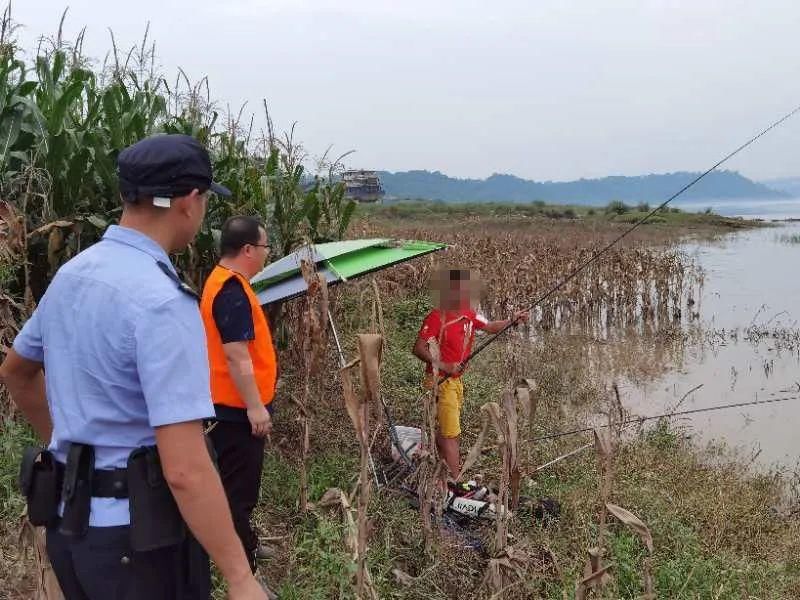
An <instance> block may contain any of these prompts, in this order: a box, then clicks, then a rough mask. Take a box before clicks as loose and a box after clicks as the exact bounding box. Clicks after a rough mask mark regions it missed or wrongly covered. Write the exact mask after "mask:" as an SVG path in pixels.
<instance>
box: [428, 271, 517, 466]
mask: <svg viewBox="0 0 800 600" xmlns="http://www.w3.org/2000/svg"><path fill="white" fill-rule="evenodd" d="M472 283H475V281H474V280H473V282H472ZM436 284H437V285H436V287H437V288H438V289H437V291H438V295H439V306H438V307H437V308H435V309H433V310H432V311H431V312H430V313H429V314H428V315H427V316H426V317H425V320H424V321H423V322H422V327H421V328H420V330H419V334H418V336H417V341H416V343H415V344H414V348H413V350H412V352H413V353H414V356H416V357H417V358H419V359H420V360H421V361H423V362H424V363H425V380H424V382H423V385H424V386H425V387H426V388H428V389H430V388H431V387H432V386H433V385H434V382H433V377H434V369H433V368H434V367H436V370H437V371H438V372H439V377H440V378H441V377H445V376H446V377H447V379H445V380H444V381H442V382H441V383H440V384H439V389H438V394H437V404H436V416H437V421H438V423H437V430H436V445H437V447H438V449H439V454H440V455H441V456H442V458H443V459H444V461H445V463H446V464H447V466H448V468H449V470H450V474H451V476H452V477H453V479H456V480H458V478H459V476H460V468H461V467H460V464H461V463H460V447H459V438H460V435H461V405H462V404H463V402H464V384H463V382H462V380H461V375H462V374H463V372H464V368H465V367H464V365H463V363H464V361H465V360H466V359H467V357H468V356H469V354H470V352H471V351H472V344H473V341H474V339H475V331H476V330H478V329H482V330H484V331H486V332H487V333H497V332H498V331H500V330H501V329H503V328H504V327H506V326H508V325H509V324H510V323H511V320H501V321H489V320H487V319H486V318H485V317H484V316H483V315H480V314H478V313H477V312H476V311H475V310H474V309H473V307H472V305H473V296H475V294H474V293H472V291H473V289H472V288H473V287H474V286H472V285H471V284H470V271H469V270H468V269H447V270H445V271H444V272H443V273H442V274H440V280H439V281H437V282H436ZM513 320H514V321H515V322H524V321H527V320H528V314H527V312H518V313H516V314H515V315H514V319H513ZM431 342H436V345H437V346H438V349H439V356H438V358H436V357H434V355H433V354H432V353H431V348H430V343H431Z"/></svg>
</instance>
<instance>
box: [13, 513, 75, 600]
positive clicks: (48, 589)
mask: <svg viewBox="0 0 800 600" xmlns="http://www.w3.org/2000/svg"><path fill="white" fill-rule="evenodd" d="M18 541H19V545H20V548H30V549H32V550H33V558H34V564H35V565H36V568H35V572H36V574H37V580H36V592H35V596H33V598H32V600H64V594H63V593H62V592H61V588H60V587H59V585H58V580H57V579H56V575H55V573H54V572H53V567H52V565H51V564H50V560H49V559H48V558H47V550H46V544H45V528H44V527H34V526H33V525H31V523H30V521H28V517H27V515H23V516H22V523H21V528H20V532H19V538H18Z"/></svg>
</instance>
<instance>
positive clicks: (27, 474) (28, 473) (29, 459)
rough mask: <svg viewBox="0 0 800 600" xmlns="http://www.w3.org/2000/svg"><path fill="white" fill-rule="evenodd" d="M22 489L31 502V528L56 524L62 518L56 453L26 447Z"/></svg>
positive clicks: (20, 482)
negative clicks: (59, 514) (60, 515)
mask: <svg viewBox="0 0 800 600" xmlns="http://www.w3.org/2000/svg"><path fill="white" fill-rule="evenodd" d="M19 490H20V493H22V495H23V496H25V498H26V500H27V506H28V520H29V521H30V522H31V525H35V526H37V527H39V526H48V525H52V524H53V522H54V521H55V519H56V517H57V516H58V501H59V494H60V490H59V489H58V471H57V470H56V461H55V458H54V457H53V454H52V453H51V452H50V451H48V450H43V449H41V448H26V449H25V452H24V454H23V455H22V465H21V467H20V472H19Z"/></svg>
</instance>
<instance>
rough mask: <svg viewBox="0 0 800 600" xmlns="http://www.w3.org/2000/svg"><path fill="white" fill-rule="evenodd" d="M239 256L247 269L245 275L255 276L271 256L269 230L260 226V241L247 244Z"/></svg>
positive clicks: (243, 266)
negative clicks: (268, 243) (268, 240)
mask: <svg viewBox="0 0 800 600" xmlns="http://www.w3.org/2000/svg"><path fill="white" fill-rule="evenodd" d="M239 256H240V258H241V262H242V268H243V269H245V270H246V271H247V272H246V273H244V275H246V276H247V277H248V278H250V277H253V276H254V275H255V274H257V273H258V272H259V271H261V269H263V268H264V265H266V264H267V259H268V258H269V246H268V245H267V232H266V231H265V230H264V228H263V227H259V228H258V243H257V244H245V245H244V247H243V248H242V251H241V253H240V255H239Z"/></svg>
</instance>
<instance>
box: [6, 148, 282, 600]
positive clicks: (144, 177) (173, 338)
mask: <svg viewBox="0 0 800 600" xmlns="http://www.w3.org/2000/svg"><path fill="white" fill-rule="evenodd" d="M118 174H119V184H120V193H121V196H122V200H123V212H122V217H121V219H120V224H119V225H118V226H116V225H112V226H111V227H109V228H108V230H107V231H106V232H105V235H104V236H103V238H102V239H101V240H100V241H99V242H97V243H96V244H95V245H93V246H91V247H90V248H88V249H86V250H84V251H83V252H81V253H80V254H78V255H77V256H76V257H74V258H73V259H72V260H70V261H69V262H67V263H66V264H65V265H64V266H62V267H61V269H60V270H59V271H58V273H57V274H56V276H55V277H54V278H53V280H52V282H51V283H50V285H49V287H48V289H47V291H46V293H45V294H44V297H43V298H42V299H41V301H40V303H39V306H38V308H37V309H36V311H35V312H34V313H33V315H32V316H31V318H30V319H29V320H28V321H27V322H26V324H25V326H24V327H23V329H22V331H20V333H19V335H18V336H17V338H16V340H15V341H14V346H13V349H11V350H9V352H8V354H7V357H6V360H5V361H4V363H3V365H2V367H0V382H2V383H4V384H5V385H6V386H7V388H8V390H9V392H10V394H11V397H12V398H13V401H14V402H15V403H16V405H17V406H18V407H19V408H20V410H21V411H22V413H23V414H24V415H25V416H26V417H27V418H28V419H29V421H30V422H31V424H32V425H33V427H34V429H35V430H36V432H37V434H38V435H39V436H40V437H41V438H42V439H43V440H46V441H48V442H49V444H48V446H47V449H28V450H26V452H25V458H24V460H23V465H22V469H21V472H20V486H21V489H22V492H23V494H24V495H25V496H26V498H27V501H28V515H29V519H30V520H31V522H32V523H33V524H35V525H44V526H46V527H47V550H48V555H49V556H50V560H51V562H52V565H53V569H54V571H55V573H56V576H57V578H58V582H59V584H60V585H61V588H62V591H63V592H64V594H65V596H66V598H67V600H109V599H117V598H119V599H124V600H138V599H146V600H158V599H162V598H163V599H165V600H166V599H169V600H175V599H195V598H197V599H201V598H203V599H204V598H208V597H209V596H210V587H211V584H210V569H209V555H210V557H211V559H213V560H214V562H215V564H216V565H217V567H218V568H219V570H220V571H221V573H222V575H223V577H224V578H225V579H226V580H227V584H228V590H229V597H230V598H233V599H251V598H252V599H256V598H258V599H261V598H266V597H267V596H266V593H265V591H264V589H263V588H262V587H261V585H259V583H258V582H257V581H256V580H255V578H254V576H253V574H252V572H251V570H250V566H249V564H248V561H247V557H246V556H245V553H244V550H243V548H242V544H241V542H240V541H239V538H238V536H237V535H236V531H235V530H234V527H233V523H232V520H231V513H230V509H229V507H228V503H227V501H226V498H225V492H224V491H223V488H222V485H221V482H220V478H219V475H218V473H217V471H216V469H215V466H214V463H213V457H212V456H211V453H210V452H209V450H208V447H207V445H206V441H205V437H204V435H203V430H202V420H203V419H205V418H209V417H213V416H214V408H213V405H212V403H211V397H210V385H209V367H208V357H207V354H206V342H205V333H204V330H203V324H202V321H201V318H200V312H199V308H198V304H197V298H196V296H195V295H194V293H193V292H192V290H190V289H189V288H187V287H186V286H185V285H184V284H182V282H181V280H180V279H179V277H178V275H177V273H176V271H175V268H174V267H173V265H172V263H171V262H170V260H169V257H168V255H169V253H171V252H175V251H179V250H182V249H184V248H185V247H186V246H187V244H189V242H190V241H191V240H192V239H193V238H194V236H195V235H196V234H197V232H198V230H199V228H200V225H201V223H202V221H203V218H204V215H205V211H206V206H207V201H208V194H209V193H217V194H222V195H229V194H230V192H229V191H228V190H227V189H225V188H224V187H222V186H220V185H218V184H216V183H214V182H213V181H212V172H211V163H210V160H209V156H208V153H207V152H206V150H205V149H204V148H203V147H202V146H201V145H200V144H199V143H198V142H197V141H196V140H195V139H193V138H191V137H189V136H184V135H158V136H153V137H150V138H147V139H145V140H142V141H140V142H138V143H136V144H134V145H133V146H131V147H129V148H126V149H125V150H123V151H122V152H121V153H120V155H119V159H118Z"/></svg>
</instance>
